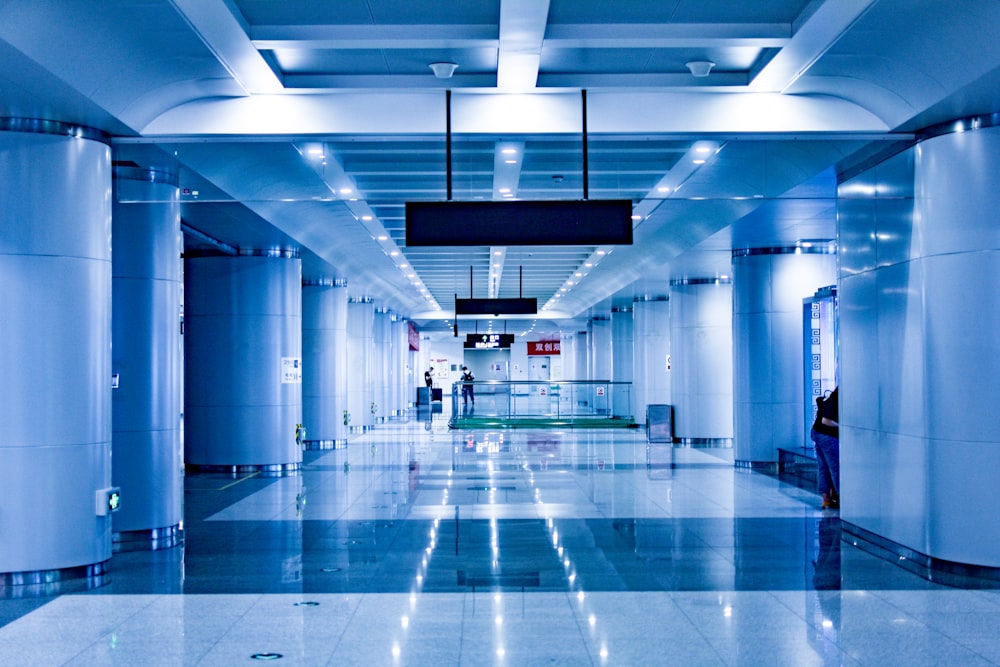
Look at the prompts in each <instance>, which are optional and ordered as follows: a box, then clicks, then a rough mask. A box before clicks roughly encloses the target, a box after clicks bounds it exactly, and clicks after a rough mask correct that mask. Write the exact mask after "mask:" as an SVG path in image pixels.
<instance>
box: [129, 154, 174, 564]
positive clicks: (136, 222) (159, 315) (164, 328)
mask: <svg viewBox="0 0 1000 667" xmlns="http://www.w3.org/2000/svg"><path fill="white" fill-rule="evenodd" d="M151 173H153V172H150V171H148V170H142V171H141V172H140V171H139V170H118V171H116V174H115V183H114V185H115V201H114V203H113V205H112V245H113V249H114V252H113V255H112V257H113V261H112V272H113V280H112V297H113V309H112V310H113V314H112V338H113V343H114V344H113V346H112V371H113V372H114V373H115V374H117V375H118V378H119V386H118V388H117V389H115V390H114V391H113V392H112V396H113V419H112V424H113V432H114V437H113V443H112V451H113V457H112V478H113V480H114V483H115V485H116V486H119V487H121V489H122V495H123V497H127V498H128V499H129V501H128V502H127V503H123V504H122V507H121V509H120V510H119V511H118V512H116V513H115V514H114V530H115V532H116V533H123V532H129V531H149V530H156V529H163V528H174V527H177V526H179V525H180V524H181V522H182V521H183V518H184V517H183V486H182V476H181V472H182V471H181V418H180V414H181V403H182V382H181V357H182V355H181V334H180V304H181V284H182V282H181V281H182V277H181V258H180V255H181V250H182V241H181V230H180V205H179V202H178V192H177V186H176V185H175V184H173V183H169V182H154V181H151V180H149V176H150V174H151ZM160 176H161V177H162V174H161V175H160ZM168 544H173V543H172V542H168Z"/></svg>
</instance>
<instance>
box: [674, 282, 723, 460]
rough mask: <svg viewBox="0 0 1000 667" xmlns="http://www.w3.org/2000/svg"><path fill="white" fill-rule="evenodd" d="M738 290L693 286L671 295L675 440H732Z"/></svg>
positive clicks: (711, 284) (679, 288) (679, 286)
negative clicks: (734, 324)
mask: <svg viewBox="0 0 1000 667" xmlns="http://www.w3.org/2000/svg"><path fill="white" fill-rule="evenodd" d="M732 294H733V290H732V285H730V284H719V283H716V282H705V283H701V282H697V283H696V282H691V283H687V284H675V285H673V286H672V287H671V290H670V301H671V303H672V315H671V318H670V326H671V331H670V344H671V349H672V354H671V359H672V361H673V373H674V377H673V386H672V393H673V399H674V405H675V409H674V435H675V437H677V438H680V439H682V440H684V439H701V438H709V439H724V440H730V439H732V437H733V297H732Z"/></svg>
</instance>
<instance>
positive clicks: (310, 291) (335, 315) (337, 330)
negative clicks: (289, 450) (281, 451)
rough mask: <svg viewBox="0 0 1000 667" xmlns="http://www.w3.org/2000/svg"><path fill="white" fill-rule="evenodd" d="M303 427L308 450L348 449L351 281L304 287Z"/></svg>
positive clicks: (307, 283) (322, 281)
mask: <svg viewBox="0 0 1000 667" xmlns="http://www.w3.org/2000/svg"><path fill="white" fill-rule="evenodd" d="M302 366H303V368H304V369H306V370H305V371H304V372H303V374H302V423H303V424H304V425H305V428H306V437H305V440H304V443H303V444H304V446H305V448H306V449H307V450H323V449H338V448H340V447H345V446H346V445H347V425H346V424H344V418H343V412H344V410H346V409H347V281H345V280H337V279H333V278H314V279H306V280H304V281H303V283H302Z"/></svg>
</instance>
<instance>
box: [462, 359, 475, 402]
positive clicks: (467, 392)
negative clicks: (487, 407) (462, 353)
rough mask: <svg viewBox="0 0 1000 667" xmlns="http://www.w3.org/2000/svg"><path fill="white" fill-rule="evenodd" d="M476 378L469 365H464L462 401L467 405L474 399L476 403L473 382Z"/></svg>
mask: <svg viewBox="0 0 1000 667" xmlns="http://www.w3.org/2000/svg"><path fill="white" fill-rule="evenodd" d="M475 379H476V376H475V375H473V374H472V371H470V370H469V367H468V366H462V401H463V403H464V404H465V405H468V404H469V401H470V400H471V401H472V404H473V405H475V404H476V395H475V393H474V392H473V388H472V382H473V380H475Z"/></svg>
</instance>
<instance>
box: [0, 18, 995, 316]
mask: <svg viewBox="0 0 1000 667" xmlns="http://www.w3.org/2000/svg"><path fill="white" fill-rule="evenodd" d="M997 34H1000V2H994V1H992V0H991V1H989V2H986V1H984V0H768V1H766V2H765V1H761V2H732V1H731V0H628V2H609V1H608V0H477V1H476V2H459V3H445V2H440V0H406V1H403V0H338V2H329V1H326V0H283V1H282V2H274V1H273V0H8V1H7V2H4V3H2V4H0V64H2V65H3V67H2V68H0V115H4V116H25V117H41V118H50V119H55V120H61V121H66V122H73V123H80V124H85V125H88V126H92V127H97V128H100V129H103V130H105V131H106V132H108V133H110V134H111V135H113V137H114V139H113V142H114V143H113V146H114V159H115V160H116V161H118V162H123V163H135V164H138V165H141V166H150V167H164V168H169V169H174V170H176V171H177V172H178V173H179V174H180V181H181V186H182V188H184V190H183V192H184V193H185V194H183V195H182V200H183V206H182V216H183V220H184V224H185V228H186V229H189V230H193V231H192V233H191V234H189V235H188V236H187V238H186V242H187V247H188V248H189V249H190V248H197V247H199V246H200V245H203V244H204V238H205V236H206V235H207V236H208V237H211V238H214V239H217V240H218V241H220V242H222V243H224V244H227V245H229V246H234V247H241V248H248V247H273V246H290V247H296V248H300V249H301V251H302V254H303V258H304V270H305V272H306V274H307V276H311V277H312V276H320V275H325V276H330V277H337V278H343V279H346V280H347V281H348V285H349V289H350V291H351V294H352V296H369V297H373V298H375V299H376V300H377V302H379V303H380V304H381V305H383V306H386V307H388V308H391V309H392V310H394V311H396V312H398V313H400V314H402V315H404V316H406V317H410V318H413V319H415V320H416V321H417V322H418V323H420V324H421V325H422V327H423V328H424V329H425V330H430V329H434V328H438V329H439V330H442V331H443V330H444V329H445V326H444V321H445V320H446V319H448V320H450V318H451V311H452V309H453V302H454V298H455V295H456V294H457V295H458V296H459V297H467V296H469V294H470V269H471V274H472V285H471V293H472V294H473V295H474V296H476V297H485V296H503V297H506V296H517V295H519V294H523V296H527V297H536V298H537V299H538V302H539V305H540V306H542V305H546V306H547V308H546V309H544V310H543V312H542V313H541V314H540V316H539V318H537V319H538V320H539V321H540V322H541V323H540V324H538V325H536V329H535V331H536V332H538V331H541V330H553V329H557V328H570V329H575V328H576V327H577V326H578V325H579V322H580V321H582V320H584V319H586V318H587V317H589V316H592V315H594V314H598V313H600V314H604V313H606V312H607V311H608V310H609V309H610V307H611V306H612V305H620V304H624V303H628V302H631V301H632V300H633V299H634V298H635V297H636V296H641V295H647V294H662V293H665V292H666V291H667V290H668V285H669V280H670V279H671V278H685V277H687V278H692V277H695V278H697V277H715V276H720V275H726V274H727V273H728V271H729V265H730V257H731V251H732V249H733V248H740V247H748V246H757V245H785V244H794V243H796V242H798V241H800V240H803V239H823V238H833V237H834V236H835V212H836V207H835V202H834V193H835V186H836V174H837V172H838V170H842V169H844V168H846V167H849V166H851V165H853V164H856V163H857V162H858V161H860V160H863V159H865V158H866V157H867V156H870V155H872V154H873V153H876V152H879V151H882V150H885V149H887V148H890V147H892V146H895V145H898V144H899V142H903V143H905V142H907V141H911V140H912V138H913V135H912V134H911V133H912V132H915V131H917V130H919V129H921V128H922V127H925V126H928V125H930V124H933V123H937V122H943V121H945V120H949V119H952V118H955V117H959V116H966V115H973V114H980V113H990V112H994V111H997V110H998V109H1000V93H998V91H1000V85H997V84H1000V40H997V39H996V35H997ZM691 61H711V62H714V63H715V65H714V66H713V67H712V69H711V71H710V73H709V75H708V76H705V77H695V76H693V75H692V74H691V72H690V71H689V69H688V67H687V66H686V63H688V62H691ZM434 62H453V63H455V64H456V65H457V68H456V69H455V73H454V75H453V76H452V77H451V78H449V79H439V78H436V77H435V76H434V75H433V73H432V72H431V69H430V67H429V65H430V64H431V63H434ZM446 91H451V92H450V93H447V92H446ZM583 91H586V92H585V93H584V92H583ZM449 95H450V97H449ZM584 109H586V113H585V112H584ZM449 121H450V126H451V138H452V142H451V158H452V164H453V171H452V181H451V189H452V197H453V198H454V199H456V200H475V199H503V198H504V196H505V195H506V194H507V193H506V192H504V189H509V191H510V192H509V194H510V195H511V196H513V197H516V198H520V199H581V198H583V197H584V193H585V188H584V186H585V182H586V190H587V195H588V196H589V198H591V199H604V198H624V199H631V200H632V201H633V202H634V211H635V214H636V223H635V224H636V226H635V243H634V244H633V245H632V246H620V247H600V248H598V247H591V246H568V247H505V248H490V247H475V248H407V247H406V245H405V220H404V217H403V207H404V204H405V202H406V201H414V200H443V199H445V198H446V197H447V193H448V179H447V168H446V165H447V158H448V151H447V148H446V146H447V142H446V135H447V127H448V124H449ZM584 128H586V142H584ZM585 146H586V157H587V161H586V162H587V169H586V170H585V169H584V147H585ZM505 149H506V150H508V151H509V150H513V151H514V152H513V153H509V152H505ZM700 149H704V150H705V151H706V152H699V150H700ZM511 159H512V160H514V162H513V163H510V164H509V163H508V162H507V161H508V160H511ZM697 159H701V160H704V161H705V162H704V163H703V164H696V163H695V160H697ZM2 224H14V223H13V222H12V221H6V220H5V221H3V223H2ZM194 232H197V233H194ZM546 320H550V322H549V323H548V324H546V323H545V321H546ZM509 324H510V325H511V327H512V329H511V330H518V329H519V330H527V329H528V327H529V326H530V324H528V323H522V322H517V323H509ZM466 326H470V327H471V326H475V325H474V324H468V323H467V325H466ZM517 332H518V333H520V331H517Z"/></svg>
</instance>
